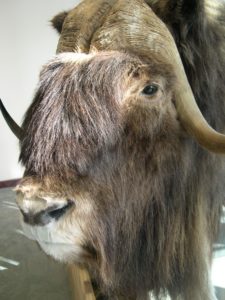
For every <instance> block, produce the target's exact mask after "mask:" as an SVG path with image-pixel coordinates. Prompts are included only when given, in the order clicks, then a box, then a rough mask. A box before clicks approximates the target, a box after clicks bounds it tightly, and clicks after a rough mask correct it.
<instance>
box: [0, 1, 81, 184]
mask: <svg viewBox="0 0 225 300" xmlns="http://www.w3.org/2000/svg"><path fill="white" fill-rule="evenodd" d="M78 2H80V1H79V0H54V1H50V0H48V1H46V0H17V1H15V0H7V1H6V0H0V97H1V99H2V100H3V102H4V104H5V106H6V108H7V109H8V111H9V112H10V114H11V115H12V116H13V118H14V119H15V120H16V121H17V122H18V123H19V124H21V121H22V118H23V115H24V113H25V111H26V109H27V107H28V105H29V104H30V102H31V100H32V96H33V94H34V90H35V87H36V84H37V81H38V75H39V71H40V68H41V65H43V64H44V63H45V62H46V61H47V60H48V59H49V58H50V57H51V56H52V55H53V54H54V53H55V49H56V46H57V41H58V35H57V33H56V32H55V31H54V30H53V29H52V28H51V26H50V24H49V20H50V19H51V18H52V17H53V16H54V15H56V14H57V13H59V12H61V11H63V10H68V9H70V8H73V7H74V6H75V5H76V4H77V3H78ZM18 157H19V147H18V141H17V140H16V138H15V137H14V135H13V134H12V133H11V131H10V130H9V129H8V127H7V125H6V124H5V121H4V120H3V118H2V116H0V181H2V180H8V179H14V178H19V177H21V176H22V173H23V170H22V168H21V166H20V165H19V163H18Z"/></svg>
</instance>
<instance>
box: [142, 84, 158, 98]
mask: <svg viewBox="0 0 225 300" xmlns="http://www.w3.org/2000/svg"><path fill="white" fill-rule="evenodd" d="M158 90H159V87H158V85H156V84H150V85H147V86H146V87H145V88H144V89H143V91H142V94H145V95H149V96H151V95H154V94H156V93H157V92H158Z"/></svg>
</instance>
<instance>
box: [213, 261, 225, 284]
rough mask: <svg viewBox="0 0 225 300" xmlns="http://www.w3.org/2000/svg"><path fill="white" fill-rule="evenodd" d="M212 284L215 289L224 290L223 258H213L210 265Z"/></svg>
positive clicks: (224, 271) (224, 264)
mask: <svg viewBox="0 0 225 300" xmlns="http://www.w3.org/2000/svg"><path fill="white" fill-rule="evenodd" d="M212 282H213V285H214V286H216V287H220V288H225V256H223V257H218V258H214V260H213V264H212Z"/></svg>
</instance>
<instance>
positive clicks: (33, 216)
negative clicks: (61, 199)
mask: <svg viewBox="0 0 225 300" xmlns="http://www.w3.org/2000/svg"><path fill="white" fill-rule="evenodd" d="M73 205H74V202H73V201H72V200H67V202H66V203H65V204H64V205H63V204H62V203H61V204H58V205H52V206H51V207H48V208H46V209H44V210H41V211H39V212H36V213H34V212H32V210H30V211H27V212H24V211H23V209H21V208H20V211H21V213H22V215H23V220H24V222H25V223H28V224H30V225H39V226H43V225H47V224H48V223H50V222H51V221H52V220H58V219H59V218H61V217H62V216H63V215H64V214H65V213H66V212H67V211H68V210H69V209H70V208H71V207H72V206H73Z"/></svg>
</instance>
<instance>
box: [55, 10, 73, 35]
mask: <svg viewBox="0 0 225 300" xmlns="http://www.w3.org/2000/svg"><path fill="white" fill-rule="evenodd" d="M68 13H69V11H63V12H61V13H59V14H58V15H56V16H55V17H53V18H52V19H51V21H50V22H51V24H52V26H53V27H54V28H55V29H56V31H57V32H58V33H59V34H60V33H61V32H62V27H63V23H64V20H65V18H66V16H67V15H68Z"/></svg>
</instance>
